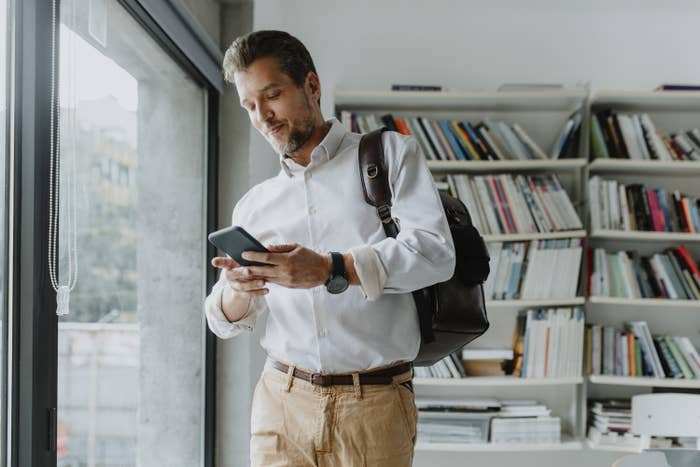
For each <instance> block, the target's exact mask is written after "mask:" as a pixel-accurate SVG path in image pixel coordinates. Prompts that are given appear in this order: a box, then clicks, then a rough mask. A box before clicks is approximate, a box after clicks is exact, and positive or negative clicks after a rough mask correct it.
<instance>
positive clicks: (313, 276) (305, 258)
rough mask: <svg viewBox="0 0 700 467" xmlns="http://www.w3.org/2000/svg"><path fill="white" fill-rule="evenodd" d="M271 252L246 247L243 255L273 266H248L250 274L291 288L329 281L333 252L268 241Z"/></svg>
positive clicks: (250, 259) (310, 286)
mask: <svg viewBox="0 0 700 467" xmlns="http://www.w3.org/2000/svg"><path fill="white" fill-rule="evenodd" d="M265 247H266V248H267V249H268V250H270V252H269V253H265V252H256V251H246V252H244V253H243V258H244V259H247V260H249V261H258V262H261V263H267V264H270V265H271V266H246V267H245V268H246V269H248V270H249V274H250V275H251V276H258V277H262V278H264V279H265V280H266V281H267V282H272V283H273V284H278V285H281V286H284V287H288V288H291V289H310V288H312V287H316V286H319V285H323V284H325V283H326V281H328V277H329V276H330V272H331V264H332V262H331V257H330V255H321V254H318V253H316V252H315V251H313V250H310V249H308V248H304V247H303V246H301V245H298V244H296V243H294V244H286V245H266V246H265Z"/></svg>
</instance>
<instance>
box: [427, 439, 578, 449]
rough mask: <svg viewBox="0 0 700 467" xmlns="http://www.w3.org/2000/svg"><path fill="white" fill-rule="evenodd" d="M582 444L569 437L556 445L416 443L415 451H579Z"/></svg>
mask: <svg viewBox="0 0 700 467" xmlns="http://www.w3.org/2000/svg"><path fill="white" fill-rule="evenodd" d="M582 448H583V442H582V441H581V440H578V439H574V438H573V437H571V436H562V441H561V443H558V444H525V443H523V444H518V443H512V444H505V443H499V444H494V443H474V444H465V443H417V444H416V451H438V452H445V451H454V452H531V451H580V450H581V449H582Z"/></svg>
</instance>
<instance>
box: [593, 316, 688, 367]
mask: <svg viewBox="0 0 700 467" xmlns="http://www.w3.org/2000/svg"><path fill="white" fill-rule="evenodd" d="M586 372H587V373H588V374H591V375H614V376H650V377H654V378H684V379H700V355H699V354H698V351H697V348H696V347H695V346H694V345H693V343H692V342H691V341H690V339H689V338H688V337H681V336H652V335H651V333H650V332H649V327H648V326H647V323H646V322H645V321H631V322H628V323H625V329H616V328H614V327H611V326H600V325H597V324H589V325H586Z"/></svg>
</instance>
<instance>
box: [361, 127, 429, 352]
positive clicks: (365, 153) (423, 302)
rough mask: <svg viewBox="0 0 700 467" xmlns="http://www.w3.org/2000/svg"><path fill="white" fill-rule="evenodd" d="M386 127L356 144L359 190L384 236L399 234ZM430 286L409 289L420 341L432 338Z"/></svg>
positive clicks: (369, 134) (368, 134)
mask: <svg viewBox="0 0 700 467" xmlns="http://www.w3.org/2000/svg"><path fill="white" fill-rule="evenodd" d="M385 131H388V129H387V128H380V129H378V130H374V131H371V132H369V133H367V134H365V135H363V136H362V139H361V140H360V148H359V157H358V160H359V164H360V178H361V179H362V190H363V191H364V192H365V201H367V203H369V204H371V205H372V206H374V207H376V208H377V216H379V219H380V220H381V222H382V226H383V227H384V232H386V236H387V237H394V238H396V236H397V235H398V234H399V226H398V224H397V223H396V221H395V220H394V218H393V217H391V188H390V187H389V173H388V171H387V167H386V162H385V160H384V147H383V146H382V133H384V132H385ZM431 293H433V291H432V289H431V288H424V289H420V290H416V291H414V292H413V294H412V295H413V299H414V301H415V303H416V310H417V312H418V324H419V326H420V333H421V338H422V341H423V343H424V344H429V343H431V342H433V341H435V334H434V333H433V304H434V303H436V302H435V300H432V299H431Z"/></svg>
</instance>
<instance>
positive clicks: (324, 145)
mask: <svg viewBox="0 0 700 467" xmlns="http://www.w3.org/2000/svg"><path fill="white" fill-rule="evenodd" d="M326 123H330V125H331V128H330V129H329V130H328V133H327V134H326V136H325V138H323V141H321V143H320V144H319V145H318V146H316V147H315V148H314V149H313V151H311V161H310V162H309V167H311V166H312V165H318V164H321V163H323V162H327V161H329V160H331V159H333V157H335V155H336V153H337V152H338V148H340V143H341V142H342V141H343V137H344V136H345V128H343V124H342V123H340V122H339V121H338V119H337V118H331V119H330V120H326ZM280 165H281V166H282V169H283V170H284V172H285V173H286V174H287V176H289V177H293V176H294V173H296V172H303V171H304V170H305V169H306V167H304V166H302V165H299V164H297V163H296V162H295V161H294V159H292V158H291V157H289V156H287V155H286V154H280Z"/></svg>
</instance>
